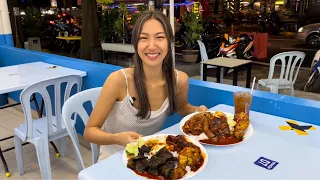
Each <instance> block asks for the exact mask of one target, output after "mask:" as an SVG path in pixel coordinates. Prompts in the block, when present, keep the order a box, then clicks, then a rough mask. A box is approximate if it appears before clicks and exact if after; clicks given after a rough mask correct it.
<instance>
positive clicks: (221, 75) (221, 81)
mask: <svg viewBox="0 0 320 180" xmlns="http://www.w3.org/2000/svg"><path fill="white" fill-rule="evenodd" d="M224 71H225V68H221V71H220V79H221V80H220V83H221V84H222V83H223V76H224Z"/></svg>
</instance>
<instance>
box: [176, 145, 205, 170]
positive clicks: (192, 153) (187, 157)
mask: <svg viewBox="0 0 320 180" xmlns="http://www.w3.org/2000/svg"><path fill="white" fill-rule="evenodd" d="M178 159H179V165H178V166H181V167H183V168H185V167H186V166H190V167H191V170H195V168H196V167H197V166H198V165H199V164H200V163H201V160H202V156H201V151H200V149H199V148H194V147H185V148H184V149H183V150H182V151H181V152H180V153H179V156H178Z"/></svg>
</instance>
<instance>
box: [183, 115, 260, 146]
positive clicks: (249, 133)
mask: <svg viewBox="0 0 320 180" xmlns="http://www.w3.org/2000/svg"><path fill="white" fill-rule="evenodd" d="M207 112H211V113H215V112H216V111H207ZM220 112H221V111H220ZM198 113H199V112H195V113H192V114H189V115H187V116H185V117H184V118H183V119H182V120H181V121H180V123H179V127H180V131H181V132H182V133H183V134H184V135H185V136H187V137H190V139H194V140H196V141H198V142H200V143H201V144H208V143H204V142H201V141H200V140H203V139H208V136H207V135H206V134H205V133H201V134H200V135H198V136H195V135H192V134H186V133H185V132H183V130H182V127H183V126H184V124H185V123H186V122H187V121H188V120H189V119H190V118H191V117H192V116H193V115H195V114H198ZM223 113H224V114H225V115H226V116H227V117H229V116H232V117H234V115H233V114H231V113H228V112H223ZM253 131H254V130H253V127H252V125H251V123H250V124H249V126H248V128H247V129H246V130H245V134H244V138H243V141H240V142H238V143H233V144H226V145H214V144H208V145H211V146H233V145H236V144H240V143H243V142H244V141H247V140H248V139H249V138H250V137H251V136H252V134H253Z"/></svg>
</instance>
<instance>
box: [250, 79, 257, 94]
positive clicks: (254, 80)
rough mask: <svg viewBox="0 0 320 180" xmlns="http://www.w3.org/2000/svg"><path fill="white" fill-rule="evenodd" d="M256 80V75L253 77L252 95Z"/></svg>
mask: <svg viewBox="0 0 320 180" xmlns="http://www.w3.org/2000/svg"><path fill="white" fill-rule="evenodd" d="M255 82H256V77H254V78H253V83H252V87H251V92H250V94H251V95H252V93H253V88H254V83H255Z"/></svg>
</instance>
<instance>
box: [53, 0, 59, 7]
mask: <svg viewBox="0 0 320 180" xmlns="http://www.w3.org/2000/svg"><path fill="white" fill-rule="evenodd" d="M51 7H53V8H56V7H58V3H57V0H51Z"/></svg>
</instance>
